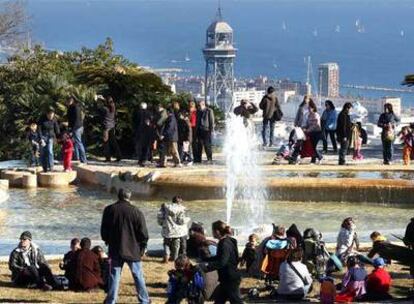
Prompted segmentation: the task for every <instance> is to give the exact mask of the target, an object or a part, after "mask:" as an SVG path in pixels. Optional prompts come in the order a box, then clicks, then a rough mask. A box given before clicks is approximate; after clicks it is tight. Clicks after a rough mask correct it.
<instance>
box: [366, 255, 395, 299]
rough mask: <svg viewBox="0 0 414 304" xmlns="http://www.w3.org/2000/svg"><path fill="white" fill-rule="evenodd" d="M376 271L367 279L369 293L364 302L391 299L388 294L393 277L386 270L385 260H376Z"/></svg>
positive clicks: (374, 262)
mask: <svg viewBox="0 0 414 304" xmlns="http://www.w3.org/2000/svg"><path fill="white" fill-rule="evenodd" d="M373 265H374V267H375V269H374V270H373V271H372V272H371V273H370V274H369V275H368V277H367V282H366V286H367V293H366V295H365V297H364V301H382V300H389V299H391V298H392V297H391V295H390V294H389V293H388V292H389V290H390V287H391V276H390V274H389V273H388V272H387V271H386V270H385V269H384V266H385V262H384V259H383V258H376V259H374V261H373Z"/></svg>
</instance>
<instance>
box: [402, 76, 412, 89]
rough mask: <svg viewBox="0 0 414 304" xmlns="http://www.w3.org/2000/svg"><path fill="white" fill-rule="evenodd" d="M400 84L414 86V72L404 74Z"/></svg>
mask: <svg viewBox="0 0 414 304" xmlns="http://www.w3.org/2000/svg"><path fill="white" fill-rule="evenodd" d="M402 85H406V86H409V87H411V86H414V74H412V75H407V76H405V78H404V81H403V82H402Z"/></svg>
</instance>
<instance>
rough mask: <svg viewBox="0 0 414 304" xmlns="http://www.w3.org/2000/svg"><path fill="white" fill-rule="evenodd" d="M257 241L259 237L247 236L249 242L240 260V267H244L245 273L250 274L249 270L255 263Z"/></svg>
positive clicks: (254, 235)
mask: <svg viewBox="0 0 414 304" xmlns="http://www.w3.org/2000/svg"><path fill="white" fill-rule="evenodd" d="M258 241H259V237H258V236H257V235H256V234H251V235H249V242H248V243H247V244H246V247H245V248H244V251H243V255H242V257H241V260H240V266H244V265H246V272H247V273H249V272H250V268H251V267H252V265H253V264H254V262H256V259H257V252H256V247H257V244H258Z"/></svg>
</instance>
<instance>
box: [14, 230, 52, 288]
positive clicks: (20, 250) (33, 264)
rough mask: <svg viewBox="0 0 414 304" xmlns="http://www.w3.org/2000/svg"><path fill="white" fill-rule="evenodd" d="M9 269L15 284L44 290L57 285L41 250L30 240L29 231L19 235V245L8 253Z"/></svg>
mask: <svg viewBox="0 0 414 304" xmlns="http://www.w3.org/2000/svg"><path fill="white" fill-rule="evenodd" d="M9 269H10V270H11V272H12V276H11V277H12V282H13V284H15V285H16V286H19V287H27V288H40V289H43V290H45V291H48V290H52V289H54V288H56V287H57V282H56V280H55V278H54V276H53V274H52V270H51V269H50V267H49V265H48V264H47V262H46V259H45V257H44V255H43V253H42V251H41V250H40V249H39V247H38V246H37V245H36V244H35V243H33V242H32V234H31V233H30V231H25V232H23V233H22V234H21V235H20V242H19V245H18V246H17V247H16V248H15V249H14V250H13V251H12V253H11V254H10V258H9Z"/></svg>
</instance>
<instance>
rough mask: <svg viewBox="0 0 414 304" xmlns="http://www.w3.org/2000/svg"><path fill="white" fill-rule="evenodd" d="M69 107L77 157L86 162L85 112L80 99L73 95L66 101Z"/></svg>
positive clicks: (69, 117)
mask: <svg viewBox="0 0 414 304" xmlns="http://www.w3.org/2000/svg"><path fill="white" fill-rule="evenodd" d="M66 106H67V107H68V112H67V117H68V124H69V131H70V132H72V138H73V142H74V146H75V147H74V148H75V158H76V159H77V160H80V162H81V163H86V162H87V159H86V151H85V146H84V145H83V142H82V134H83V113H82V109H81V106H80V105H79V103H78V101H77V100H76V99H75V98H74V97H73V96H71V97H69V98H68V99H67V101H66Z"/></svg>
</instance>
